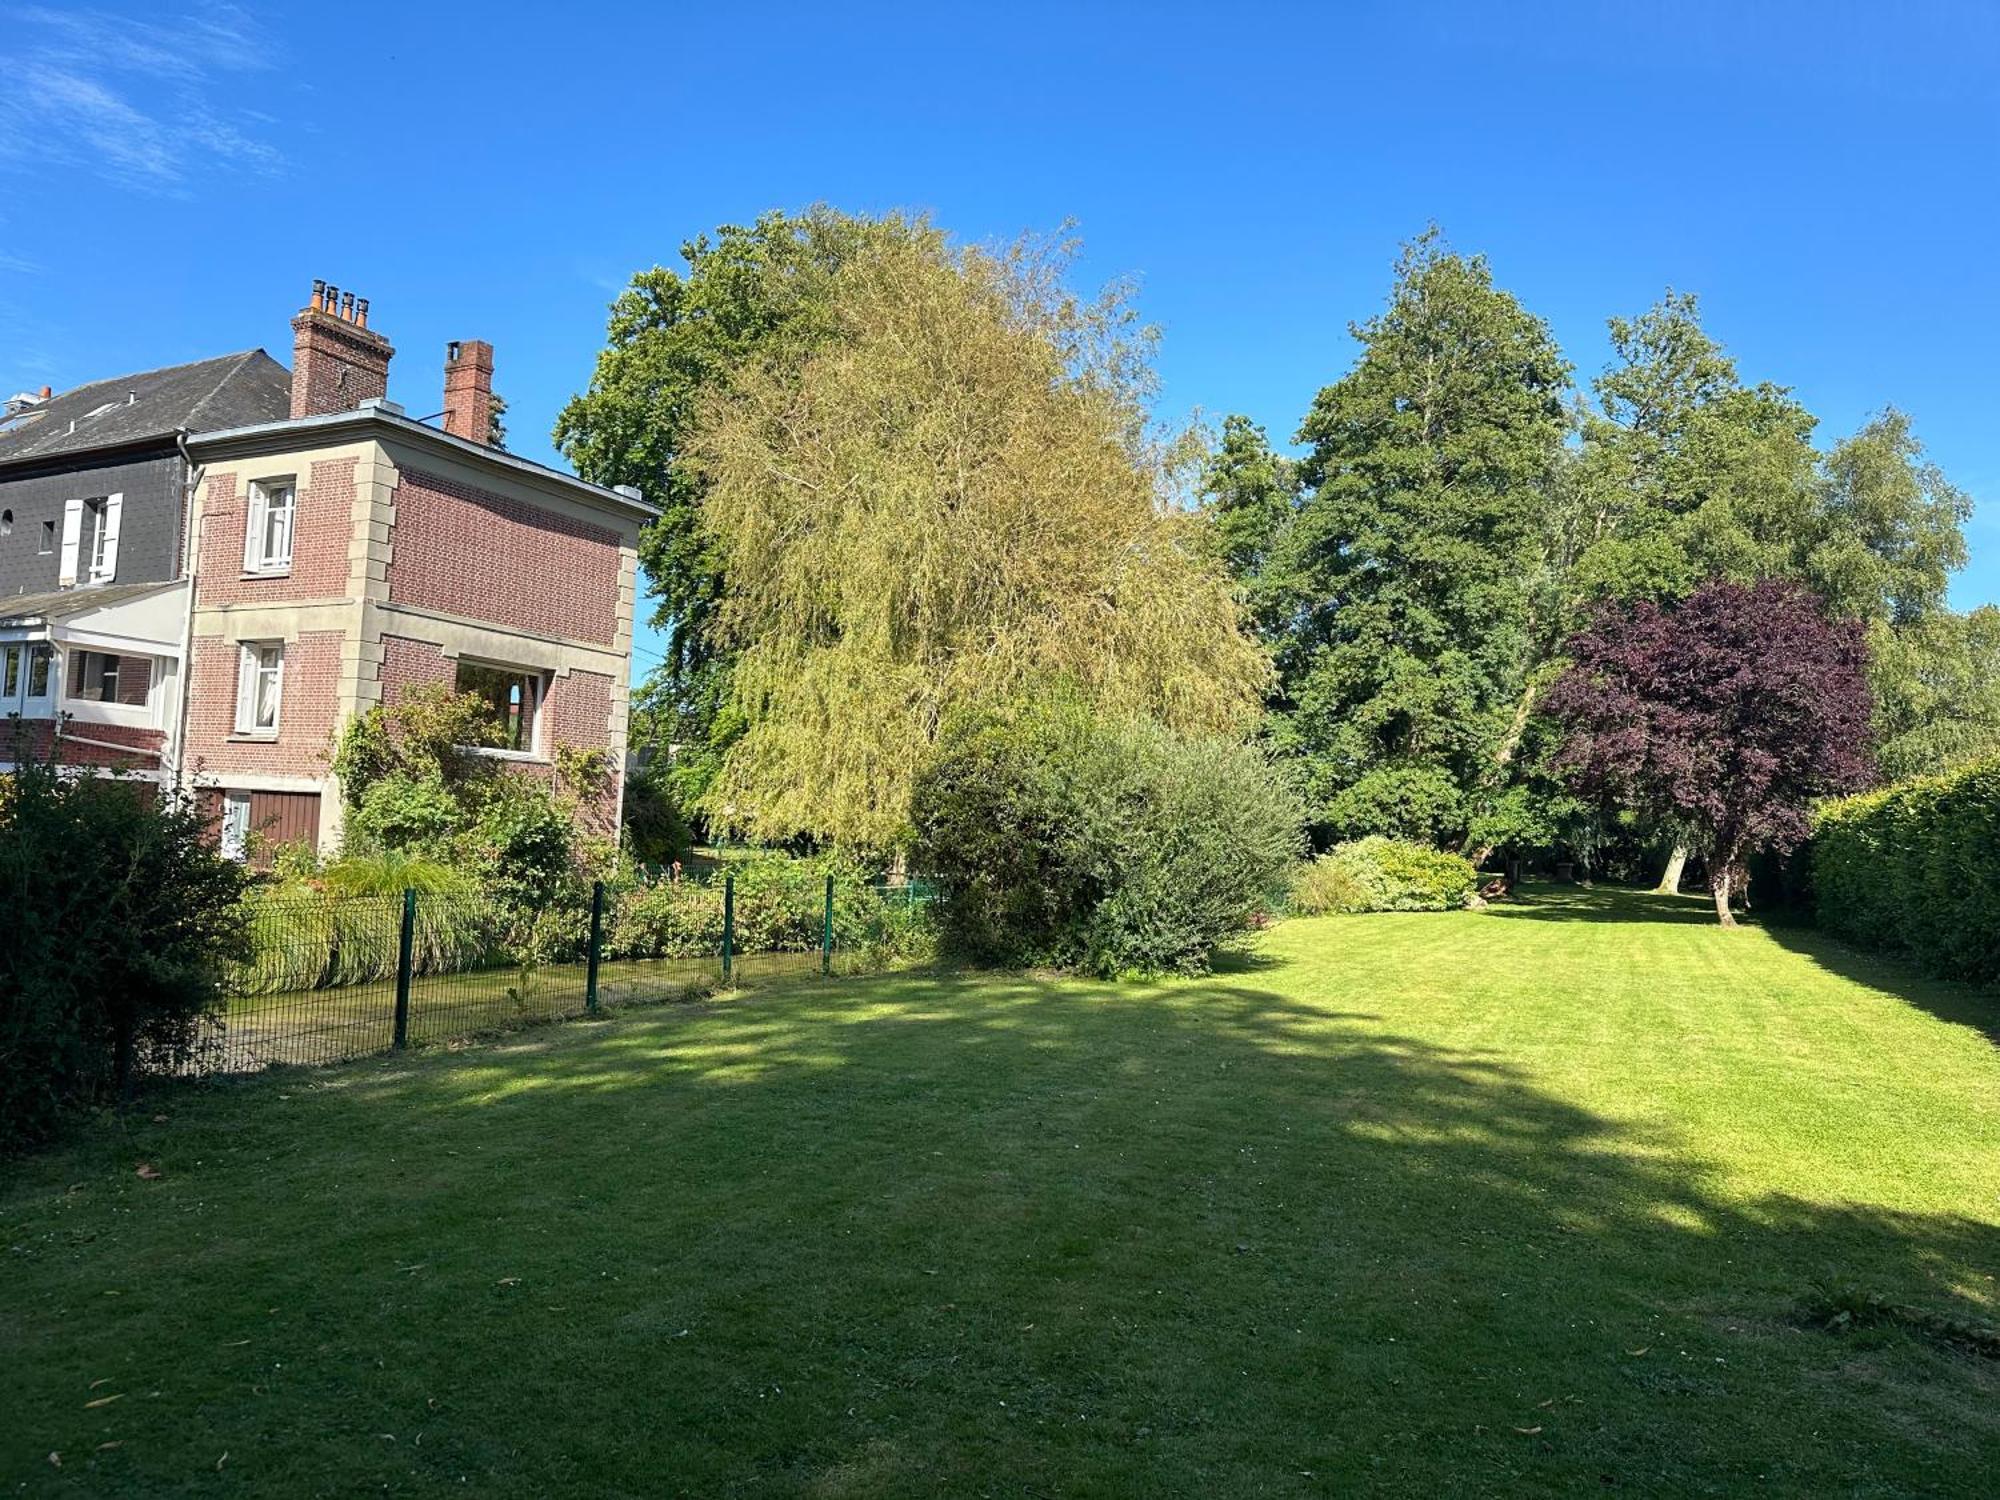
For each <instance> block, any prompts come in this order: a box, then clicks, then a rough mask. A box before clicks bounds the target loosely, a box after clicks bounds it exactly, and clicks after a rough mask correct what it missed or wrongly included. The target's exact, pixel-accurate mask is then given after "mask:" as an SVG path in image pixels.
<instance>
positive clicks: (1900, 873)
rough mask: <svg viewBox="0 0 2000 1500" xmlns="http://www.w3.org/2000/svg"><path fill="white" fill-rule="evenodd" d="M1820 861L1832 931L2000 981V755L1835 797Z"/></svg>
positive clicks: (1817, 848) (1947, 970)
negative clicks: (1934, 774)
mask: <svg viewBox="0 0 2000 1500" xmlns="http://www.w3.org/2000/svg"><path fill="white" fill-rule="evenodd" d="M1811 861H1812V882H1813V900H1814V905H1815V907H1816V909H1817V912H1818V916H1819V922H1820V925H1821V926H1822V927H1824V928H1826V929H1827V930H1828V931H1830V932H1835V933H1838V934H1840V936H1842V937H1844V938H1847V939H1849V940H1850V941H1852V942H1855V943H1859V944H1861V945H1862V946H1864V947H1869V948H1881V949H1886V950H1889V951H1891V952H1899V953H1905V954H1908V955H1909V956H1911V957H1912V958H1914V959H1916V960H1917V961H1918V962H1919V963H1921V964H1922V965H1923V966H1924V967H1926V968H1928V969H1931V970H1932V971H1934V972H1936V973H1939V974H1945V975H1950V976H1953V977H1955V978H1961V979H1973V980H1978V981H1981V982H1985V983H1991V982H1994V981H1996V980H2000V760H1991V761H1983V762H1980V763H1977V764H1975V765H1971V766H1967V767H1965V768H1964V769H1963V770H1959V771H1952V772H1949V773H1947V774H1945V775H1942V776H1926V777H1922V778H1920V779H1918V780H1915V781H1905V782H1899V783H1898V784H1896V785H1895V786H1892V787H1885V788H1884V789H1882V790H1881V791H1877V792H1867V793H1864V794H1863V795H1861V796H1858V797H1847V798H1843V799H1842V800H1840V801H1838V802H1831V803H1828V804H1826V805H1825V806H1824V807H1822V808H1821V809H1820V811H1819V813H1818V815H1817V817H1816V818H1815V819H1814V825H1813V838H1812V848H1811Z"/></svg>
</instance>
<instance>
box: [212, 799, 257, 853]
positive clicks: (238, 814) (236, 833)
mask: <svg viewBox="0 0 2000 1500" xmlns="http://www.w3.org/2000/svg"><path fill="white" fill-rule="evenodd" d="M219 844H220V847H221V850H222V857H223V858H224V859H237V860H240V859H247V858H248V857H249V854H250V794H249V793H248V792H224V793H223V794H222V832H221V838H220V840H219Z"/></svg>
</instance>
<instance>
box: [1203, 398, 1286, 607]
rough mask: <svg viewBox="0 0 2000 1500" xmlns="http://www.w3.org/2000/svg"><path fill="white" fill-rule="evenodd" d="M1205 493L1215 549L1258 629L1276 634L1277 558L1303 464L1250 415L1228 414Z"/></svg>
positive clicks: (1206, 472)
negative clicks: (1274, 442) (1284, 451)
mask: <svg viewBox="0 0 2000 1500" xmlns="http://www.w3.org/2000/svg"><path fill="white" fill-rule="evenodd" d="M1201 498H1202V502H1203V504H1204V506H1205V507H1206V509H1207V513H1208V517H1209V522H1210V526H1211V528H1212V530H1213V533H1214V542H1215V551H1216V555H1217V556H1218V557H1219V558H1220V559H1221V561H1222V565H1223V567H1224V568H1226V569H1227V570H1228V572H1229V576H1230V577H1231V578H1233V579H1234V580H1236V584H1237V587H1238V588H1239V589H1240V590H1241V591H1242V594H1243V600H1244V605H1245V609H1246V612H1247V613H1248V615H1249V617H1250V619H1251V620H1252V621H1253V622H1254V623H1255V624H1256V625H1257V627H1258V630H1259V633H1260V634H1261V635H1263V636H1264V637H1265V638H1266V639H1267V640H1270V639H1272V638H1274V636H1275V635H1276V633H1277V631H1278V628H1279V625H1280V623H1281V619H1282V610H1283V607H1284V605H1283V596H1284V588H1283V582H1282V579H1281V578H1280V577H1279V576H1278V572H1277V569H1276V568H1275V567H1273V565H1272V563H1273V558H1274V555H1275V554H1277V553H1278V551H1279V550H1280V549H1281V548H1282V546H1283V544H1284V539H1285V533H1286V531H1287V529H1288V528H1289V527H1290V525H1291V523H1292V518H1293V516H1294V515H1295V514H1296V512H1297V510H1298V502H1299V478H1298V465H1297V464H1295V463H1294V462H1293V461H1292V460H1291V459H1289V458H1286V457H1285V456H1284V455H1282V454H1280V453H1277V452H1275V451H1274V450H1273V449H1272V447H1271V440H1270V438H1269V437H1268V436H1266V434H1265V432H1264V429H1263V428H1262V427H1259V426H1258V425H1257V424H1256V423H1255V422H1253V421H1251V420H1250V419H1249V418H1248V417H1245V416H1230V417H1225V418H1223V421H1222V440H1221V442H1220V443H1219V444H1218V445H1217V447H1216V449H1215V451H1214V452H1212V453H1211V454H1209V456H1208V461H1207V463H1206V464H1204V465H1203V467H1202V472H1201Z"/></svg>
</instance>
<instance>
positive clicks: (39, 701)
mask: <svg viewBox="0 0 2000 1500" xmlns="http://www.w3.org/2000/svg"><path fill="white" fill-rule="evenodd" d="M37 662H40V663H42V688H43V691H42V692H40V693H37V692H36V691H35V663H37ZM61 678H62V673H61V672H60V671H59V670H58V668H57V665H56V653H55V648H54V647H53V646H51V645H49V644H48V642H46V641H30V642H29V643H28V655H27V660H26V663H25V664H24V666H23V668H22V672H21V717H22V718H24V719H39V718H41V717H43V716H44V715H53V714H54V713H55V706H56V695H57V694H58V693H59V692H61V690H62V681H61ZM36 709H40V710H41V713H36V712H35V710H36Z"/></svg>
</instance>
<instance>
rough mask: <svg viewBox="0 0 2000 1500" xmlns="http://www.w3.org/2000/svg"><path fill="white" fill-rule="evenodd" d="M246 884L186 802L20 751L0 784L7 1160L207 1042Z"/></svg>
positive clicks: (2, 1143)
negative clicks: (62, 771)
mask: <svg viewBox="0 0 2000 1500" xmlns="http://www.w3.org/2000/svg"><path fill="white" fill-rule="evenodd" d="M245 878H246V877H245V875H244V872H243V870H242V867H241V866H240V865H238V864H236V863H235V862H234V861H231V860H227V859H224V858H222V857H221V856H220V855H219V854H218V853H217V852H216V851H215V848H214V843H213V840H212V839H211V838H209V837H208V830H207V825H206V822H205V820H204V819H203V817H202V816H201V814H200V813H199V812H197V811H196V809H195V807H194V804H193V802H192V800H191V799H190V798H187V797H184V796H180V795H173V794H169V795H165V796H161V795H159V794H158V793H157V792H156V790H155V789H154V788H152V787H149V786H144V785H142V784H140V783H137V782H130V781H114V780H107V779H102V778H97V777H82V778H70V777H64V776H61V775H59V774H58V773H57V771H56V770H55V768H54V767H53V766H50V765H47V764H43V763H40V762H37V761H35V760H34V759H32V758H29V757H20V756H17V766H16V769H15V771H14V774H13V776H12V778H11V779H9V780H7V781H6V782H5V783H4V785H3V786H0V910H4V911H5V912H6V914H7V937H6V940H5V941H4V942H0V1151H5V1150H9V1149H14V1148H18V1147H20V1146H23V1145H26V1144H29V1143H31V1142H33V1141H36V1140H39V1139H41V1138H43V1137H45V1136H47V1135H48V1134H49V1133H50V1132H51V1131H52V1130H53V1129H54V1128H55V1126H56V1124H57V1122H58V1121H59V1119H60V1118H61V1115H62V1112H63V1111H64V1110H65V1109H66V1108H68V1107H70V1106H73V1105H77V1104H87V1103H90V1102H93V1101H97V1100H101V1099H104V1098H106V1097H108V1096H110V1095H111V1094H112V1093H113V1092H114V1091H115V1090H116V1089H117V1088H118V1086H119V1085H120V1083H121V1082H122V1081H123V1079H124V1078H126V1077H128V1076H129V1075H130V1074H131V1072H132V1071H133V1070H134V1069H135V1068H139V1067H144V1068H150V1069H160V1070H172V1069H174V1068H177V1067H179V1066H182V1065H184V1064H186V1063H187V1062H189V1061H191V1060H192V1059H193V1057H194V1055H195V1054H196V1053H197V1051H198V1050H199V1048H200V1046H201V1045H202V1041H203V1038H204V1037H205V1036H206V1035H207V1034H208V1029H207V1020H208V1017H209V1015H210V1013H211V1011H212V1010H213V1009H214V1008H215V1006H216V1005H217V1003H218V999H219V996H220V985H221V980H222V977H223V973H224V969H225V966H226V964H227V963H228V962H229V961H230V960H231V959H233V958H235V957H237V956H239V955H240V953H241V951H242V944H243V934H242V913H241V909H240V907H239V904H238V897H239V896H240V895H241V894H242V890H243V884H244V881H245Z"/></svg>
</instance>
